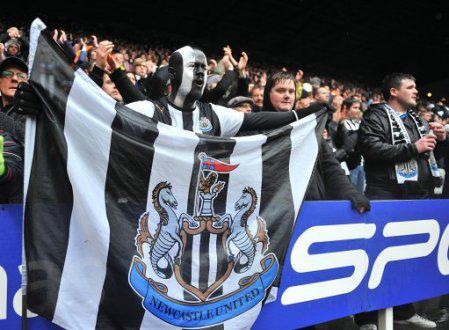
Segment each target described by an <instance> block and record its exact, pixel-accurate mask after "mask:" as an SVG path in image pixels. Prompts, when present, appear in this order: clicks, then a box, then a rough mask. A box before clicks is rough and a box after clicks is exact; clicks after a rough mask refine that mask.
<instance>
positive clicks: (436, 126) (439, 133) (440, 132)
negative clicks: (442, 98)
mask: <svg viewBox="0 0 449 330" xmlns="http://www.w3.org/2000/svg"><path fill="white" fill-rule="evenodd" d="M429 127H430V129H431V130H432V131H433V134H435V136H436V137H437V140H438V141H444V140H446V130H445V129H444V126H443V125H441V124H440V123H430V124H429Z"/></svg>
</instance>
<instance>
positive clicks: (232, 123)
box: [126, 99, 322, 137]
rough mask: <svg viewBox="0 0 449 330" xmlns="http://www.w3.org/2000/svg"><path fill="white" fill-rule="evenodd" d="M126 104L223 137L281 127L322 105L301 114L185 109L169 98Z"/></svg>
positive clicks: (168, 121)
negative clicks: (171, 101)
mask: <svg viewBox="0 0 449 330" xmlns="http://www.w3.org/2000/svg"><path fill="white" fill-rule="evenodd" d="M126 106H127V107H128V108H130V109H132V110H134V111H136V112H139V113H141V114H143V115H145V116H147V117H150V118H152V119H154V120H155V121H157V122H161V123H164V124H167V125H171V126H175V127H179V128H183V129H185V130H188V131H193V132H195V133H199V134H206V135H214V136H221V137H232V136H236V135H237V133H239V132H248V131H262V130H269V129H274V128H279V127H282V126H284V125H288V124H290V123H292V122H294V121H295V120H297V119H300V118H303V117H306V116H307V115H309V114H311V113H314V112H317V111H319V110H320V109H321V108H322V105H320V104H313V105H311V106H310V107H309V108H307V109H303V110H301V111H300V112H298V113H296V112H295V111H288V112H258V113H245V114H243V113H241V112H238V111H235V110H234V109H231V108H226V107H222V106H219V105H215V104H211V103H203V102H197V106H196V108H195V109H194V110H193V111H185V110H183V109H179V108H177V107H176V106H174V105H173V104H171V103H170V102H168V101H167V100H166V99H161V100H158V101H155V102H151V101H138V102H133V103H130V104H127V105H126Z"/></svg>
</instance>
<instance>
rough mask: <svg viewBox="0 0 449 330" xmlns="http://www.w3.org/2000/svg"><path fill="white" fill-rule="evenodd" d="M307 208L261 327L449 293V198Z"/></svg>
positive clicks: (288, 324) (307, 322)
mask: <svg viewBox="0 0 449 330" xmlns="http://www.w3.org/2000/svg"><path fill="white" fill-rule="evenodd" d="M371 207H372V208H371V211H370V212H367V213H365V214H363V215H360V214H357V213H356V212H354V211H352V210H351V209H350V204H349V202H313V203H304V205H303V208H302V209H301V215H300V217H299V218H298V222H297V224H296V227H295V230H294V233H293V236H292V239H291V242H290V246H289V249H288V252H287V256H286V260H285V264H284V268H283V273H282V281H281V287H280V288H279V291H278V296H277V298H278V299H277V300H276V301H275V302H272V303H270V304H266V305H265V307H264V308H263V310H262V313H261V315H260V317H259V319H258V320H257V322H256V325H255V327H254V328H255V329H272V326H271V325H272V324H273V322H276V324H277V326H278V328H279V329H295V328H299V327H303V326H307V325H311V324H318V323H321V322H325V321H328V320H333V319H337V318H340V317H343V316H347V315H352V314H355V313H358V312H362V311H371V310H378V309H383V308H387V307H391V306H397V305H401V304H404V303H409V302H416V301H420V300H424V299H427V298H432V297H436V296H440V295H443V294H447V293H449V259H448V249H449V226H448V224H449V200H422V201H376V202H372V204H371Z"/></svg>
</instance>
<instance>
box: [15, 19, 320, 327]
mask: <svg viewBox="0 0 449 330" xmlns="http://www.w3.org/2000/svg"><path fill="white" fill-rule="evenodd" d="M30 44H31V47H30V67H31V76H30V82H31V84H32V85H33V87H34V88H35V89H36V91H37V92H38V94H39V96H40V98H41V99H42V102H43V104H44V108H45V111H44V113H43V114H42V115H40V116H38V117H37V118H36V119H30V120H29V121H28V122H27V138H26V160H27V163H26V179H25V191H26V196H25V198H26V206H25V237H24V238H25V239H24V244H25V256H26V263H27V280H28V283H27V295H28V303H29V306H28V307H29V309H30V310H31V311H33V312H35V313H38V314H39V315H42V316H44V317H46V318H47V319H49V320H51V321H52V322H54V323H56V324H58V325H60V326H62V327H64V328H68V329H94V328H99V329H137V328H143V329H177V328H180V329H181V328H183V329H193V328H206V329H209V328H213V329H243V328H249V327H250V326H251V325H252V324H253V323H254V321H255V319H256V318H257V315H258V314H259V312H260V309H261V308H262V304H263V302H264V301H266V299H267V297H268V296H269V294H270V291H273V292H274V291H275V290H272V287H273V285H276V284H277V282H278V278H279V274H280V270H281V268H282V263H283V259H284V254H285V251H286V248H287V246H288V243H289V238H290V235H291V233H292V228H293V225H294V221H295V219H296V217H297V215H298V212H299V209H300V206H301V203H302V201H303V198H304V194H305V192H306V189H307V186H308V183H309V180H310V177H311V174H312V170H313V168H314V164H315V161H316V158H317V154H318V149H319V147H318V146H319V143H320V138H321V131H322V129H323V125H324V121H325V115H324V114H323V113H318V114H314V115H310V116H308V117H305V118H303V119H302V120H300V121H298V122H296V123H294V124H291V125H288V126H285V127H283V128H280V129H278V130H275V131H270V132H267V133H264V134H259V135H253V136H247V137H236V138H219V137H212V136H205V135H199V134H195V133H193V132H189V131H185V130H181V129H178V128H175V127H171V126H168V125H165V124H161V123H156V122H153V121H152V120H151V119H149V118H148V117H145V116H143V115H141V114H139V113H137V112H134V111H133V110H130V109H128V108H127V107H126V106H123V105H120V104H117V103H116V102H115V101H114V100H113V99H112V98H110V97H109V96H107V95H106V94H105V93H104V92H103V91H102V90H101V89H100V88H99V87H98V86H96V85H95V84H94V83H93V82H92V81H91V80H90V79H89V77H88V76H86V75H85V73H84V72H83V71H82V70H80V69H79V70H76V71H73V70H72V69H71V68H70V65H69V63H67V61H66V59H65V57H64V54H63V52H62V50H61V49H60V48H59V46H58V45H57V44H56V43H54V42H53V40H52V39H51V36H50V35H49V33H48V32H47V31H46V29H45V25H44V24H43V23H42V22H41V21H40V20H36V21H35V22H34V23H33V25H32V29H31V43H30ZM229 111H233V110H229ZM273 292H271V293H273Z"/></svg>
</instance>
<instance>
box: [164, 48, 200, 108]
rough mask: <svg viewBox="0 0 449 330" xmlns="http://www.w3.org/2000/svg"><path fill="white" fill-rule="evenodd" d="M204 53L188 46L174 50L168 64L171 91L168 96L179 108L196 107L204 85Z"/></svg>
mask: <svg viewBox="0 0 449 330" xmlns="http://www.w3.org/2000/svg"><path fill="white" fill-rule="evenodd" d="M206 66H207V61H206V55H204V53H203V52H202V51H201V50H199V49H194V48H192V47H190V46H185V47H182V48H180V49H178V50H177V51H175V52H174V53H173V54H172V55H171V56H170V61H169V64H168V70H169V77H170V82H171V87H172V91H171V93H170V95H169V96H168V99H169V100H170V102H171V103H173V104H174V105H176V106H177V107H179V108H182V109H186V110H191V109H194V108H195V107H196V101H198V100H199V99H200V98H201V96H202V95H203V92H204V87H205V86H206V79H207V72H206Z"/></svg>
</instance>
